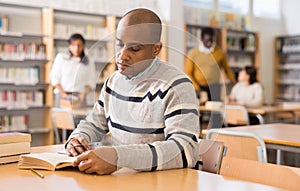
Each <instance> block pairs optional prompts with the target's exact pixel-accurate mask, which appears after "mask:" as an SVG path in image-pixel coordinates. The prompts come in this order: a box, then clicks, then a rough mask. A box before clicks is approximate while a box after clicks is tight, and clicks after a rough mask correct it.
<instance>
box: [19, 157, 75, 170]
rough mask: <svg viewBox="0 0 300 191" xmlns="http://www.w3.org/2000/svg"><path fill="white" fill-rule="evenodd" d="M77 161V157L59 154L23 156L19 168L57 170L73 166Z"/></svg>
mask: <svg viewBox="0 0 300 191" xmlns="http://www.w3.org/2000/svg"><path fill="white" fill-rule="evenodd" d="M75 160H76V157H69V156H67V155H62V154H57V153H38V154H27V155H21V157H20V161H19V164H18V166H19V168H35V169H46V170H55V169H59V168H63V167H67V166H72V164H73V161H75Z"/></svg>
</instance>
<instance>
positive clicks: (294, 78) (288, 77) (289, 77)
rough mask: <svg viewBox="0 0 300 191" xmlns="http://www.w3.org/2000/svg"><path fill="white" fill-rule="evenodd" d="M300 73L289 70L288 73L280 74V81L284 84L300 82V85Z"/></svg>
mask: <svg viewBox="0 0 300 191" xmlns="http://www.w3.org/2000/svg"><path fill="white" fill-rule="evenodd" d="M299 78H300V72H299V71H297V70H289V71H287V72H282V73H280V76H279V79H280V81H282V82H292V83H294V82H298V83H299Z"/></svg>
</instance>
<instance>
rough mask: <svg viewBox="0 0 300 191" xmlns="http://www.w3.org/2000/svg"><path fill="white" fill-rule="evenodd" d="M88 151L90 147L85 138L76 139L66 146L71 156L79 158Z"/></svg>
mask: <svg viewBox="0 0 300 191" xmlns="http://www.w3.org/2000/svg"><path fill="white" fill-rule="evenodd" d="M87 150H89V146H88V142H87V141H86V140H85V138H84V137H74V138H72V139H71V140H70V141H69V142H68V144H67V146H66V151H67V154H68V155H69V156H78V155H79V154H81V153H83V152H84V151H87Z"/></svg>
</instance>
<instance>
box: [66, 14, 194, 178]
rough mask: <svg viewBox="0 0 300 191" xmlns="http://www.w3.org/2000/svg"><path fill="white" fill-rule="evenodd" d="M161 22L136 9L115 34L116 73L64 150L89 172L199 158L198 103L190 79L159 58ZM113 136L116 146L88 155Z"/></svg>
mask: <svg viewBox="0 0 300 191" xmlns="http://www.w3.org/2000/svg"><path fill="white" fill-rule="evenodd" d="M161 30H162V26H161V20H160V19H159V17H158V16H157V15H156V14H155V13H154V12H152V11H150V10H147V9H135V10H132V11H129V12H128V13H126V14H125V15H124V16H123V17H122V19H121V20H120V22H119V24H118V27H117V32H116V63H117V67H118V71H116V72H114V73H113V74H112V76H111V77H110V78H109V79H108V80H106V82H105V84H104V86H103V88H102V91H101V94H100V96H99V100H98V101H97V102H96V103H95V105H94V108H93V111H92V112H90V113H89V114H88V116H87V117H86V119H85V120H82V121H81V122H80V124H79V125H78V127H77V128H76V129H75V130H74V131H73V132H72V134H71V135H70V137H69V139H68V141H67V143H66V145H65V146H66V151H67V153H68V155H70V156H78V157H77V159H76V161H75V162H74V166H78V168H79V170H80V171H83V172H85V173H97V174H111V173H112V172H114V171H116V170H117V169H118V168H121V167H127V168H131V169H135V170H138V171H155V170H164V169H174V168H187V167H194V166H195V164H196V161H197V157H198V144H197V136H198V135H199V119H198V102H197V99H196V94H195V91H194V88H193V85H192V82H191V81H190V80H189V78H188V77H187V76H186V75H185V74H184V73H183V72H181V71H179V70H178V69H177V68H176V67H174V66H172V65H171V64H167V63H164V62H162V61H160V60H159V59H158V57H157V55H158V54H159V52H160V50H161V47H162V44H161V42H160V37H161ZM108 131H109V132H110V140H111V143H112V146H106V147H100V148H97V149H95V150H90V147H89V146H88V143H89V142H96V141H101V139H103V137H105V134H106V132H108Z"/></svg>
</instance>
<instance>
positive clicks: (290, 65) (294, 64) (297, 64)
mask: <svg viewBox="0 0 300 191" xmlns="http://www.w3.org/2000/svg"><path fill="white" fill-rule="evenodd" d="M279 68H280V69H298V70H299V69H300V62H287V63H284V62H283V63H281V64H280V66H279Z"/></svg>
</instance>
